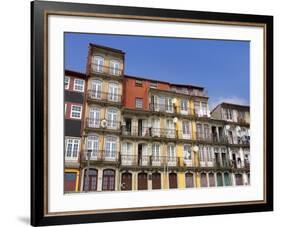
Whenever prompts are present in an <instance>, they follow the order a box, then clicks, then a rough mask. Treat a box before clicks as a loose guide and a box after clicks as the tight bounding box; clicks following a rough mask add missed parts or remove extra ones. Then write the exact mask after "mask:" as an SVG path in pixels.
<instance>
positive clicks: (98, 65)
mask: <svg viewBox="0 0 281 227" xmlns="http://www.w3.org/2000/svg"><path fill="white" fill-rule="evenodd" d="M103 66H104V58H103V57H101V56H94V57H93V70H94V71H95V72H100V73H101V72H103Z"/></svg>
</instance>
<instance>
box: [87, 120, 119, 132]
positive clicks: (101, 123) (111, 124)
mask: <svg viewBox="0 0 281 227" xmlns="http://www.w3.org/2000/svg"><path fill="white" fill-rule="evenodd" d="M120 125H121V122H120V121H114V120H108V119H97V118H86V127H87V128H100V129H111V130H119V129H120Z"/></svg>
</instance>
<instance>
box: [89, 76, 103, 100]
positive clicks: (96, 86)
mask: <svg viewBox="0 0 281 227" xmlns="http://www.w3.org/2000/svg"><path fill="white" fill-rule="evenodd" d="M101 90H102V82H101V81H100V80H92V90H91V93H90V94H91V98H92V99H101Z"/></svg>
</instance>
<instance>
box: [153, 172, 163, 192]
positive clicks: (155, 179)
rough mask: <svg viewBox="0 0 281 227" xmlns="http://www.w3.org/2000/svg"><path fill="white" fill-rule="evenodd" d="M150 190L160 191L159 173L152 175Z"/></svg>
mask: <svg viewBox="0 0 281 227" xmlns="http://www.w3.org/2000/svg"><path fill="white" fill-rule="evenodd" d="M152 189H161V174H160V173H152Z"/></svg>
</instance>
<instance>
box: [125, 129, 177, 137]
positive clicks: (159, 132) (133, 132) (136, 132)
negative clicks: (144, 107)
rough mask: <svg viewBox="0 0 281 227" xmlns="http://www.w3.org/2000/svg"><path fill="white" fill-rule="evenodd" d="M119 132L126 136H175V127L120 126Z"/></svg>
mask: <svg viewBox="0 0 281 227" xmlns="http://www.w3.org/2000/svg"><path fill="white" fill-rule="evenodd" d="M121 133H122V135H123V136H128V137H142V138H143V137H147V138H171V139H175V138H177V130H176V129H166V128H153V127H142V128H139V127H131V128H127V127H126V126H123V127H122V130H121Z"/></svg>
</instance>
